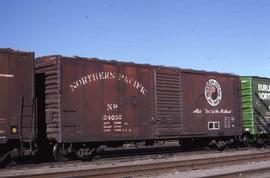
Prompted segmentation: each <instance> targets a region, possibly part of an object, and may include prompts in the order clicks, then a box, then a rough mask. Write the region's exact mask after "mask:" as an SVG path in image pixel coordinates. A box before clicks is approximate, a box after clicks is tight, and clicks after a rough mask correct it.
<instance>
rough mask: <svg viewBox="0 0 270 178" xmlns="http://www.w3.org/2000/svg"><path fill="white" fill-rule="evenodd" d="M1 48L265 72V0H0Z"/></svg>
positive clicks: (268, 57)
mask: <svg viewBox="0 0 270 178" xmlns="http://www.w3.org/2000/svg"><path fill="white" fill-rule="evenodd" d="M0 22H1V26H0V29H1V32H0V47H1V48H6V47H10V48H15V49H19V50H26V51H35V52H36V56H43V55H51V54H61V55H64V56H74V55H77V56H84V57H97V58H101V59H115V60H120V61H132V62H136V63H149V64H154V65H166V66H178V67H182V68H193V69H200V70H210V71H219V72H228V73H235V74H239V75H256V76H266V77H270V1H269V0H46V1H43V0H39V1H37V0H24V1H22V0H2V1H1V5H0Z"/></svg>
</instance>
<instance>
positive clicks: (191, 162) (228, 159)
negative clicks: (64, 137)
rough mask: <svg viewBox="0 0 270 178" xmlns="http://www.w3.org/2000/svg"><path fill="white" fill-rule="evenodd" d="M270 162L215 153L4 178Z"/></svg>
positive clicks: (266, 156)
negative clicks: (200, 156)
mask: <svg viewBox="0 0 270 178" xmlns="http://www.w3.org/2000/svg"><path fill="white" fill-rule="evenodd" d="M263 160H270V151H263V152H257V153H254V154H253V153H242V154H241V153H240V154H239V155H238V154H234V155H225V156H224V155H222V154H213V155H211V156H210V155H209V157H206V158H191V159H184V160H183V159H180V160H178V159H175V160H172V159H170V160H163V159H161V160H156V161H155V162H153V161H152V162H147V161H141V162H139V163H138V162H137V163H134V162H132V163H124V164H116V165H109V166H108V165H105V166H102V165H101V166H98V167H91V163H89V164H88V165H82V166H78V167H74V168H72V167H68V168H67V169H65V170H63V169H58V168H50V169H49V170H43V169H36V170H32V171H29V172H28V173H22V172H21V173H20V172H18V173H17V174H14V175H10V176H9V175H6V176H2V175H1V177H3V178H7V177H9V178H10V177H17V178H22V177H29V178H30V177H31V178H41V177H46V178H52V177H53V178H54V177H57V178H58V177H66V178H69V177H91V178H92V177H95V178H101V177H102V178H103V177H133V176H138V175H146V174H151V173H158V172H160V173H162V172H164V171H171V170H177V171H182V170H192V169H202V168H209V167H215V166H225V165H236V164H241V163H242V164H243V163H246V162H249V161H252V162H254V161H263Z"/></svg>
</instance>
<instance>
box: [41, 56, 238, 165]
mask: <svg viewBox="0 0 270 178" xmlns="http://www.w3.org/2000/svg"><path fill="white" fill-rule="evenodd" d="M36 74H37V79H39V81H38V83H39V85H40V87H39V90H38V91H37V93H39V94H37V96H40V97H44V101H45V102H44V103H40V105H42V106H43V107H44V109H45V113H44V116H43V117H44V119H45V120H46V125H45V126H44V127H45V130H46V132H45V135H46V137H47V138H48V139H49V141H50V142H53V143H56V144H55V146H54V156H55V158H56V159H58V160H62V159H65V157H66V155H67V154H69V153H71V152H75V154H76V155H79V157H83V156H87V155H88V156H89V155H91V154H92V153H93V149H94V148H96V147H98V146H100V145H111V146H117V145H121V144H123V143H125V142H138V141H145V142H146V143H152V142H153V141H155V140H163V139H164V140H165V139H177V140H180V141H181V142H182V141H186V140H191V139H193V138H198V137H201V138H205V139H207V140H208V139H209V138H211V140H212V139H215V138H217V139H216V140H217V141H218V140H219V139H220V138H223V139H225V138H228V139H229V138H233V137H235V136H239V135H241V127H242V126H241V107H240V103H239V102H240V79H239V77H238V76H236V75H231V74H220V73H215V72H204V71H193V70H183V69H179V68H168V67H163V66H151V65H138V64H133V63H123V62H117V61H104V60H98V59H89V58H88V59H86V58H68V57H62V56H46V57H41V58H38V59H37V61H36ZM41 83H43V84H41ZM39 101H43V100H42V99H39ZM45 135H44V137H45ZM74 150H75V151H74Z"/></svg>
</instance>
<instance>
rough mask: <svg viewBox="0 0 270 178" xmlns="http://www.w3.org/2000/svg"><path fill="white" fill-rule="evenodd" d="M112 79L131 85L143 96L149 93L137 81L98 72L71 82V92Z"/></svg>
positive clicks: (111, 73) (123, 76)
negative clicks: (95, 82)
mask: <svg viewBox="0 0 270 178" xmlns="http://www.w3.org/2000/svg"><path fill="white" fill-rule="evenodd" d="M112 79H117V80H119V81H121V82H124V83H126V84H129V85H132V86H133V87H134V88H136V89H137V90H139V91H140V92H141V93H142V94H143V95H146V94H147V93H148V92H149V91H148V90H147V89H146V88H145V87H144V86H143V85H142V84H141V83H139V82H138V81H136V80H134V79H132V78H129V77H128V76H126V75H124V74H122V73H119V74H118V78H117V77H116V73H113V72H99V73H94V74H88V75H87V76H84V77H82V78H80V79H79V80H77V81H75V82H73V83H72V84H70V85H69V86H70V88H71V91H73V92H74V91H75V90H76V89H78V88H80V87H82V86H84V85H86V84H88V83H92V82H94V81H98V80H112Z"/></svg>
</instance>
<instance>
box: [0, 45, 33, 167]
mask: <svg viewBox="0 0 270 178" xmlns="http://www.w3.org/2000/svg"><path fill="white" fill-rule="evenodd" d="M33 62H34V53H32V52H19V51H14V50H11V49H0V93H1V100H0V160H3V159H4V158H6V157H8V156H9V154H10V153H11V152H12V153H13V154H12V155H13V156H15V155H17V156H18V155H19V154H32V153H33V152H32V145H31V144H32V142H33V140H34V138H35V133H36V132H35V109H34V65H33ZM1 155H2V157H1ZM0 162H1V161H0Z"/></svg>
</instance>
